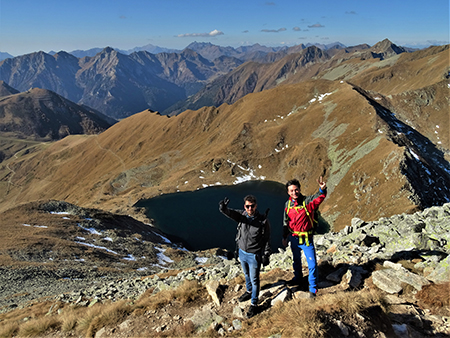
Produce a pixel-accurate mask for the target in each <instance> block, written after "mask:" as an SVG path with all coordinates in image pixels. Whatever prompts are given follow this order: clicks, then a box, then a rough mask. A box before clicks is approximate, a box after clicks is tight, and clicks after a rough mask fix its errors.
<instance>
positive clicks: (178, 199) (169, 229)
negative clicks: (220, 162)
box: [135, 181, 329, 252]
mask: <svg viewBox="0 0 450 338" xmlns="http://www.w3.org/2000/svg"><path fill="white" fill-rule="evenodd" d="M246 195H254V196H255V197H256V199H257V208H258V211H259V212H260V213H261V214H264V213H265V212H266V210H267V209H268V208H270V211H269V214H268V218H269V221H270V225H271V236H270V238H271V248H272V252H277V251H278V250H277V249H278V248H281V247H282V246H281V237H282V227H283V212H284V204H285V202H286V201H287V199H288V198H289V196H288V195H287V193H286V188H285V187H284V184H281V183H278V182H274V181H246V182H244V183H240V184H236V185H231V186H222V185H218V186H210V187H207V188H203V189H199V190H196V191H188V192H177V193H172V194H164V195H160V196H157V197H154V198H151V199H147V200H140V201H138V202H137V203H136V204H135V207H139V208H144V209H145V213H146V215H147V217H149V218H150V219H152V220H153V225H154V226H155V227H156V228H158V229H160V230H161V231H162V232H164V233H165V234H166V235H167V237H168V238H169V239H170V240H171V241H172V242H174V243H179V244H181V245H183V246H184V247H185V248H187V249H188V250H195V251H196V250H207V249H212V248H222V249H226V250H230V251H234V250H235V248H236V242H235V237H236V231H237V223H236V222H235V221H233V220H231V219H229V218H228V217H226V216H225V215H223V214H222V213H221V212H220V211H219V202H220V201H221V200H223V199H224V198H225V197H228V198H229V199H230V203H229V204H228V207H229V208H232V209H240V210H243V209H244V197H245V196H246ZM325 227H326V226H325ZM319 228H320V229H322V231H319V232H322V233H323V232H326V231H328V230H329V229H328V228H327V229H324V226H323V225H322V224H321V223H320V218H319Z"/></svg>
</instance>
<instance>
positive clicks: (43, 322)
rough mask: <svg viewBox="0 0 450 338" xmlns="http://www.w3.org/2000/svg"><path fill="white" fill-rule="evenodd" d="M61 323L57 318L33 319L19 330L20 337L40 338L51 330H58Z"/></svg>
mask: <svg viewBox="0 0 450 338" xmlns="http://www.w3.org/2000/svg"><path fill="white" fill-rule="evenodd" d="M60 326H61V323H60V322H59V320H58V319H57V318H56V317H55V316H48V317H41V318H36V319H31V320H30V321H27V322H26V323H25V324H23V325H21V326H20V328H19V332H18V336H19V337H39V336H41V335H42V334H43V333H45V332H47V331H49V330H50V329H58V328H59V327H60Z"/></svg>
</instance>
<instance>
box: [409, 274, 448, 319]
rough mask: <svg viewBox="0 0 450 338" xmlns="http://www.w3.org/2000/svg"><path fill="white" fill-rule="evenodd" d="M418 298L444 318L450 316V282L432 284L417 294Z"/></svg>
mask: <svg viewBox="0 0 450 338" xmlns="http://www.w3.org/2000/svg"><path fill="white" fill-rule="evenodd" d="M416 298H417V299H419V300H420V301H421V302H422V303H424V304H426V305H427V307H430V309H431V310H432V311H433V312H434V313H436V314H440V315H442V316H450V282H447V283H442V284H430V285H425V286H423V287H422V290H420V291H419V292H417V294H416Z"/></svg>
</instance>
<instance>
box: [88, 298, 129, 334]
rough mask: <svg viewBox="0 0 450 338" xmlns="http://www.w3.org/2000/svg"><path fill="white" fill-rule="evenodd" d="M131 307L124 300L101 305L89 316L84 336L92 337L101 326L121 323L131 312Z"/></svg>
mask: <svg viewBox="0 0 450 338" xmlns="http://www.w3.org/2000/svg"><path fill="white" fill-rule="evenodd" d="M131 311H132V307H131V305H129V304H127V302H126V301H120V302H117V303H112V304H109V305H106V306H102V307H101V309H100V312H99V313H98V314H97V315H96V316H95V317H92V318H90V321H89V326H88V327H87V329H86V331H85V332H86V333H85V335H86V337H94V335H95V333H96V332H97V331H98V330H99V329H101V328H102V327H105V326H108V325H114V324H117V323H121V322H122V321H124V319H125V318H126V317H127V316H128V315H129V314H130V313H131Z"/></svg>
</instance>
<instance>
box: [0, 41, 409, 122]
mask: <svg viewBox="0 0 450 338" xmlns="http://www.w3.org/2000/svg"><path fill="white" fill-rule="evenodd" d="M380 44H381V47H382V48H380ZM142 48H144V47H142ZM147 49H149V48H147ZM364 49H367V50H368V51H370V52H367V53H366V54H364V56H363V57H366V58H379V59H382V58H383V57H384V56H385V55H386V53H389V54H390V55H391V54H392V53H394V54H399V53H403V52H405V51H406V50H405V49H404V48H402V47H398V46H395V45H394V44H392V43H391V42H390V41H389V40H385V41H383V43H379V44H377V45H374V46H373V47H372V48H370V46H368V45H361V46H355V47H348V48H347V47H344V46H343V45H342V44H339V43H336V44H332V45H328V46H322V49H319V48H318V47H316V46H305V45H298V46H293V47H289V48H288V47H284V48H270V47H265V46H260V45H257V44H256V45H253V46H247V47H239V48H236V49H235V48H232V47H221V46H216V45H213V44H210V43H192V44H190V45H189V46H188V47H187V48H186V49H185V50H183V51H180V52H172V53H167V52H161V53H158V54H152V53H150V52H148V51H146V50H144V51H135V52H132V53H131V54H129V55H128V54H123V53H121V52H119V51H116V50H114V49H112V48H109V47H108V48H105V49H103V50H101V51H99V50H97V49H94V50H93V52H96V54H95V55H94V56H85V57H82V58H77V57H75V56H74V55H72V54H69V53H66V52H59V53H56V54H53V55H50V54H46V53H44V52H37V53H32V54H27V55H23V56H19V57H16V58H10V59H6V60H4V61H1V62H0V80H3V81H5V82H6V83H7V84H8V85H10V86H12V87H14V88H16V89H18V90H20V91H26V90H28V89H30V88H32V87H39V88H43V89H48V90H51V91H54V92H56V93H58V94H59V95H62V96H64V97H66V98H67V99H69V100H71V101H74V102H76V103H78V104H82V105H88V106H90V107H92V108H93V109H96V110H98V111H100V112H102V113H103V114H106V115H108V116H111V117H113V118H115V119H117V118H124V117H127V116H130V115H132V114H134V113H137V112H139V111H142V110H144V109H147V108H148V109H152V110H157V111H160V112H162V113H164V114H172V115H173V114H176V113H179V112H180V111H182V110H185V109H187V108H189V109H198V108H199V107H201V106H203V105H214V106H218V105H220V104H222V103H224V102H226V103H232V102H235V100H237V99H239V98H240V97H242V95H245V94H247V93H248V92H249V91H258V90H262V89H267V88H271V87H273V86H274V85H276V84H277V83H279V82H281V81H284V80H285V79H286V78H287V77H291V75H292V74H291V73H292V72H293V73H297V72H298V71H301V72H302V73H304V71H303V69H305V67H304V66H305V65H306V64H307V63H309V64H311V63H315V62H316V61H318V60H316V59H314V58H318V57H319V56H318V54H321V55H320V60H321V63H323V62H325V61H326V60H328V61H330V62H342V61H343V60H347V59H351V58H353V57H355V55H357V56H356V57H360V54H361V50H364ZM78 55H80V56H81V54H78ZM337 60H339V61H337ZM239 66H241V67H242V68H239V69H237V68H238V67H239ZM326 67H329V64H327V65H326ZM255 68H256V69H257V71H253V70H252V69H255ZM233 71H234V72H233ZM258 73H264V76H263V77H264V78H265V79H263V81H264V82H267V83H264V84H258V85H257V84H256V82H255V80H254V77H255V76H258V77H261V74H258ZM245 74H248V75H245ZM313 75H314V74H313V73H309V74H307V75H306V76H313ZM246 76H250V78H248V79H247V78H246ZM236 77H239V78H241V77H242V79H241V80H240V82H241V83H237V81H236V79H235V78H236ZM296 78H298V76H297V77H294V78H293V79H291V80H290V81H291V82H295V81H296ZM304 78H305V76H304V77H303V79H304ZM244 82H246V83H245V84H244ZM253 84H255V86H254V87H253ZM233 86H238V87H242V86H244V88H233ZM214 91H216V92H214ZM236 91H237V92H236ZM206 92H207V93H206ZM205 93H206V94H205Z"/></svg>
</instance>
